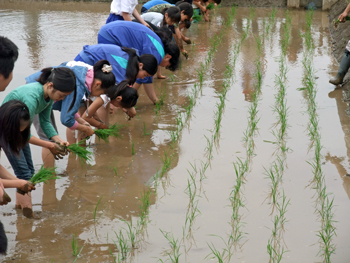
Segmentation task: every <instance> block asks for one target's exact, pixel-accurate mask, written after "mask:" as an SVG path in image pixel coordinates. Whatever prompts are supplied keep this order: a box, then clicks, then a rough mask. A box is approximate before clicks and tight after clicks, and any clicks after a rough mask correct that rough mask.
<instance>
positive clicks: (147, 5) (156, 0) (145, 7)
mask: <svg viewBox="0 0 350 263" xmlns="http://www.w3.org/2000/svg"><path fill="white" fill-rule="evenodd" d="M160 4H169V3H168V2H167V1H164V0H151V1H148V2H147V3H145V4H144V5H143V6H142V8H141V14H143V13H146V12H147V11H148V10H149V9H150V8H152V7H153V6H156V5H160Z"/></svg>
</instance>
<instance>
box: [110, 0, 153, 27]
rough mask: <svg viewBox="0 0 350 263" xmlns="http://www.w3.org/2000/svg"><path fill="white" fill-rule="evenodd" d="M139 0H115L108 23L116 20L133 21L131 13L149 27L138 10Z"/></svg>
mask: <svg viewBox="0 0 350 263" xmlns="http://www.w3.org/2000/svg"><path fill="white" fill-rule="evenodd" d="M137 4H138V0H113V1H112V3H111V12H110V14H109V17H108V18H107V21H106V24H108V23H110V22H113V21H116V20H126V21H131V15H133V16H134V17H135V19H136V20H138V21H139V22H140V23H141V24H143V25H144V26H147V27H149V25H148V24H147V23H146V22H145V21H144V20H143V19H142V17H141V16H140V14H139V12H137V10H136V5H137Z"/></svg>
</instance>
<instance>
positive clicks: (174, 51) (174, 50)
mask: <svg viewBox="0 0 350 263" xmlns="http://www.w3.org/2000/svg"><path fill="white" fill-rule="evenodd" d="M155 33H156V34H157V35H158V36H159V38H160V40H161V41H162V43H163V46H164V52H165V54H169V55H171V59H170V60H169V62H170V64H171V65H170V66H168V67H167V68H168V69H169V70H171V71H175V70H177V69H178V67H179V64H180V49H179V47H178V46H177V45H176V44H175V43H174V42H173V41H172V33H171V30H170V29H169V28H167V27H161V28H160V29H159V30H158V31H156V32H155Z"/></svg>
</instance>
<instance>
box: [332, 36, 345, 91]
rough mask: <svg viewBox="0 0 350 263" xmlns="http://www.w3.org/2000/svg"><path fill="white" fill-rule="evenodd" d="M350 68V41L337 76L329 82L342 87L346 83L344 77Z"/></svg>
mask: <svg viewBox="0 0 350 263" xmlns="http://www.w3.org/2000/svg"><path fill="white" fill-rule="evenodd" d="M349 68H350V40H349V42H348V44H347V45H346V48H345V52H344V55H343V57H342V59H341V61H340V64H339V69H338V72H337V75H336V76H335V77H334V78H332V79H330V80H329V83H331V84H333V85H336V86H337V85H340V84H342V83H343V81H344V77H345V75H346V73H347V72H348V70H349Z"/></svg>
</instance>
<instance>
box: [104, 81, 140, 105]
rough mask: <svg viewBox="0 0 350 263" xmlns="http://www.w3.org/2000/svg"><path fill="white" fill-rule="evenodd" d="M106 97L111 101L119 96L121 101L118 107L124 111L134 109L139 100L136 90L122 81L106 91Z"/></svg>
mask: <svg viewBox="0 0 350 263" xmlns="http://www.w3.org/2000/svg"><path fill="white" fill-rule="evenodd" d="M106 95H107V96H108V97H109V98H110V99H111V101H112V100H114V99H116V98H117V97H118V96H121V97H122V100H121V102H120V105H121V106H122V107H123V108H126V109H129V108H132V107H134V106H135V105H136V102H137V100H138V98H139V94H138V92H137V90H136V89H134V88H132V87H130V84H129V83H128V80H123V81H122V82H120V83H119V84H116V85H114V86H113V87H112V88H111V89H109V90H108V91H107V93H106Z"/></svg>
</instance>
